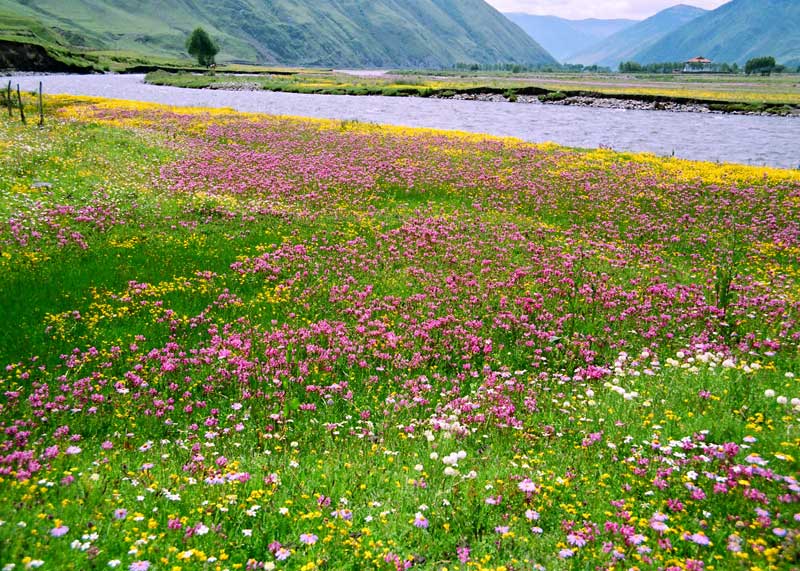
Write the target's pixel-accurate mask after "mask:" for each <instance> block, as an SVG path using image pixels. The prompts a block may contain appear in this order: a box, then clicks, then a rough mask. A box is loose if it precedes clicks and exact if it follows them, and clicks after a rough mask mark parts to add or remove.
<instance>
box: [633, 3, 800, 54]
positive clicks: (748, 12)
mask: <svg viewBox="0 0 800 571" xmlns="http://www.w3.org/2000/svg"><path fill="white" fill-rule="evenodd" d="M798 22H800V2H797V1H796V0H734V1H733V2H729V3H728V4H723V5H722V6H721V7H719V8H717V9H716V10H714V11H712V12H709V13H708V14H705V15H703V16H701V17H700V18H697V19H696V20H694V21H692V22H690V23H689V24H687V25H686V26H683V27H682V28H679V29H678V30H675V31H674V32H672V33H670V34H668V35H667V36H665V37H664V38H662V39H661V40H660V41H658V42H657V43H656V44H655V45H653V46H651V47H650V48H648V49H646V50H643V51H641V52H640V53H638V54H636V58H635V59H636V60H637V61H641V62H645V63H646V62H653V61H680V60H683V59H686V58H689V57H693V56H696V55H703V56H705V57H708V58H711V59H713V60H716V61H726V62H738V63H739V64H743V63H745V62H746V61H747V60H748V59H750V58H752V57H757V56H763V55H773V56H775V58H776V59H777V60H778V61H779V62H782V63H790V62H794V63H795V64H797V63H800V25H798Z"/></svg>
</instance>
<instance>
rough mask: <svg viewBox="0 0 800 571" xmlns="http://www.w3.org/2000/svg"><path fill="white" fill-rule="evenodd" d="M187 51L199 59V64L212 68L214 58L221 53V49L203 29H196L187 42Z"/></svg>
mask: <svg viewBox="0 0 800 571" xmlns="http://www.w3.org/2000/svg"><path fill="white" fill-rule="evenodd" d="M186 51H188V52H189V54H190V55H192V56H194V57H196V58H197V63H199V64H200V65H203V66H206V67H210V66H211V65H213V64H214V56H215V55H217V54H218V53H219V48H218V47H217V44H215V43H214V40H212V39H211V36H209V35H208V33H207V32H206V31H205V30H204V29H203V28H195V30H194V32H192V34H191V35H190V36H189V39H188V40H186Z"/></svg>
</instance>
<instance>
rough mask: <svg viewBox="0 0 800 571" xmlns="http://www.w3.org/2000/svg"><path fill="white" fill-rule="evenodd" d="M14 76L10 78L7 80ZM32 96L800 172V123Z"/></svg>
mask: <svg viewBox="0 0 800 571" xmlns="http://www.w3.org/2000/svg"><path fill="white" fill-rule="evenodd" d="M7 79H8V78H3V82H5V81H7ZM10 79H11V81H12V83H13V84H14V85H16V84H17V83H19V84H20V86H21V88H22V89H23V90H34V89H37V87H38V84H39V81H42V82H43V84H44V91H45V93H68V94H72V95H94V96H101V97H113V98H118V99H131V100H136V101H151V102H157V103H166V104H170V105H188V106H199V107H232V108H234V109H237V110H239V111H253V112H262V113H274V114H280V115H300V116H304V117H320V118H328V119H355V120H358V121H365V122H373V123H387V124H393V125H405V126H409V127H430V128H435V129H454V130H459V131H471V132H475V133H488V134H491V135H499V136H511V137H518V138H520V139H524V140H527V141H533V142H543V141H553V142H555V143H559V144H561V145H567V146H570V147H583V148H595V147H600V146H604V147H610V148H613V149H615V150H619V151H645V152H651V153H655V154H658V155H673V154H674V155H675V156H678V157H683V158H687V159H694V160H704V161H715V162H733V163H742V164H748V165H759V166H760V165H768V166H775V167H783V168H800V119H798V118H784V117H761V116H748V115H722V114H704V113H674V112H667V111H634V110H619V109H597V108H590V107H574V106H559V105H542V104H535V103H534V104H525V103H494V102H484V101H456V100H449V99H424V98H418V97H379V96H364V97H354V96H346V95H304V94H299V93H274V92H264V91H219V90H208V89H203V90H198V89H182V88H177V87H161V86H155V85H148V84H145V83H144V76H143V75H47V76H35V75H23V76H19V77H13V76H12V77H10Z"/></svg>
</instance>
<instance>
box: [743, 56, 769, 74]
mask: <svg viewBox="0 0 800 571" xmlns="http://www.w3.org/2000/svg"><path fill="white" fill-rule="evenodd" d="M776 68H777V66H776V65H775V58H774V57H772V56H765V57H754V58H753V59H750V60H747V63H746V64H745V66H744V72H745V73H746V74H747V75H750V74H751V73H760V74H761V75H769V74H771V73H772V72H773V71H776Z"/></svg>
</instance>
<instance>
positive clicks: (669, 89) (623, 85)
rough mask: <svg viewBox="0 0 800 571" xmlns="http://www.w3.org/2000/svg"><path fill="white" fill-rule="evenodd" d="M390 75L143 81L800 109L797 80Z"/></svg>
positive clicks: (151, 77)
mask: <svg viewBox="0 0 800 571" xmlns="http://www.w3.org/2000/svg"><path fill="white" fill-rule="evenodd" d="M432 73H433V72H431V74H426V73H419V72H413V73H410V72H409V73H402V72H401V73H390V74H387V75H385V76H374V75H370V76H362V77H359V76H354V75H352V74H346V73H340V72H335V71H334V72H332V71H321V70H299V71H297V73H294V74H289V75H286V74H283V75H274V74H270V73H265V74H261V75H258V76H241V75H230V74H226V73H217V74H198V73H168V72H164V71H157V72H154V73H150V74H148V76H147V81H148V82H149V83H153V84H156V85H171V86H175V87H190V88H210V89H231V88H233V89H237V88H238V89H263V90H268V91H286V92H294V93H317V94H332V95H389V96H416V97H451V96H453V95H456V94H498V95H503V96H505V97H507V98H509V99H511V100H515V98H516V97H518V96H521V95H536V96H541V97H546V96H548V95H555V96H557V97H567V96H577V95H593V96H600V97H613V98H620V99H638V100H645V101H654V100H658V101H664V102H666V101H672V102H679V103H693V102H700V103H706V104H711V105H714V107H715V109H716V110H721V111H742V110H744V111H766V112H771V113H778V114H785V113H789V112H792V111H793V110H797V109H798V108H800V87H798V84H799V82H800V76H798V75H785V76H776V77H771V78H760V77H759V78H750V77H746V76H730V77H728V76H715V75H706V76H704V77H686V76H676V77H673V76H669V78H662V77H659V76H655V75H653V76H637V77H632V76H627V75H621V74H597V75H590V74H570V73H564V74H561V73H547V74H537V75H525V74H521V75H516V74H498V75H494V76H491V75H475V74H467V75H457V74H444V75H433V74H432Z"/></svg>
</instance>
